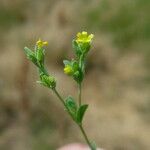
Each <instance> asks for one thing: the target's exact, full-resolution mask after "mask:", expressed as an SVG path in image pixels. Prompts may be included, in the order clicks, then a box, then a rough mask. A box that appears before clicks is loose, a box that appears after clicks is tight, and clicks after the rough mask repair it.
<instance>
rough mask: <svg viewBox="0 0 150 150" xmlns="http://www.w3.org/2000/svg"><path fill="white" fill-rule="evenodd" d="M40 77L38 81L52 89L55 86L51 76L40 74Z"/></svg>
mask: <svg viewBox="0 0 150 150" xmlns="http://www.w3.org/2000/svg"><path fill="white" fill-rule="evenodd" d="M40 78H41V81H38V83H40V84H42V85H44V86H46V87H48V88H51V89H54V88H55V87H56V80H55V78H54V77H53V76H48V75H45V74H44V75H43V74H42V75H41V76H40Z"/></svg>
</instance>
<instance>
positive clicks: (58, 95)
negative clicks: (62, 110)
mask: <svg viewBox="0 0 150 150" xmlns="http://www.w3.org/2000/svg"><path fill="white" fill-rule="evenodd" d="M53 91H54V93H55V94H56V96H57V97H58V99H59V100H60V101H61V102H62V103H63V105H64V106H65V107H66V105H65V102H64V99H63V98H62V97H61V96H60V94H59V93H58V91H57V90H56V89H53Z"/></svg>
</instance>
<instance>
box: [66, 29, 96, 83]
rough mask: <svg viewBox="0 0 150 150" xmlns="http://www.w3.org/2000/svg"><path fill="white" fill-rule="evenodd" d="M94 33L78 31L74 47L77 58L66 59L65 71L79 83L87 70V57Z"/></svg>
mask: <svg viewBox="0 0 150 150" xmlns="http://www.w3.org/2000/svg"><path fill="white" fill-rule="evenodd" d="M93 37H94V35H93V34H90V35H88V33H87V32H85V31H83V32H79V33H77V37H76V39H74V40H73V42H72V43H73V48H74V51H75V54H76V60H75V59H73V60H71V61H69V60H64V65H65V67H64V73H65V74H67V75H69V76H72V77H73V78H74V80H75V81H77V83H81V82H82V80H83V78H84V72H85V63H84V61H85V58H86V54H87V52H88V51H89V49H90V47H91V42H92V39H93Z"/></svg>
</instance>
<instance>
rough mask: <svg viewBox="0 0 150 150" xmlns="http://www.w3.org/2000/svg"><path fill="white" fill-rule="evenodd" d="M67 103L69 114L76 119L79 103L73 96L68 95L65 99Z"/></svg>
mask: <svg viewBox="0 0 150 150" xmlns="http://www.w3.org/2000/svg"><path fill="white" fill-rule="evenodd" d="M65 105H66V108H67V111H68V112H69V114H70V115H71V116H72V118H73V119H74V120H75V121H76V112H77V104H76V102H75V100H74V99H73V98H72V97H71V96H68V97H67V98H66V100H65Z"/></svg>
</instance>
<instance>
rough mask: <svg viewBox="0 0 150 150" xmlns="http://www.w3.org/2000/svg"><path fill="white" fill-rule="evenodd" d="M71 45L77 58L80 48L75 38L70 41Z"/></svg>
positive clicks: (80, 52) (80, 51)
mask: <svg viewBox="0 0 150 150" xmlns="http://www.w3.org/2000/svg"><path fill="white" fill-rule="evenodd" d="M72 47H73V49H74V51H75V54H76V55H77V57H78V58H79V57H80V55H81V54H82V49H81V47H80V45H79V44H78V43H77V42H76V40H73V41H72Z"/></svg>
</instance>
